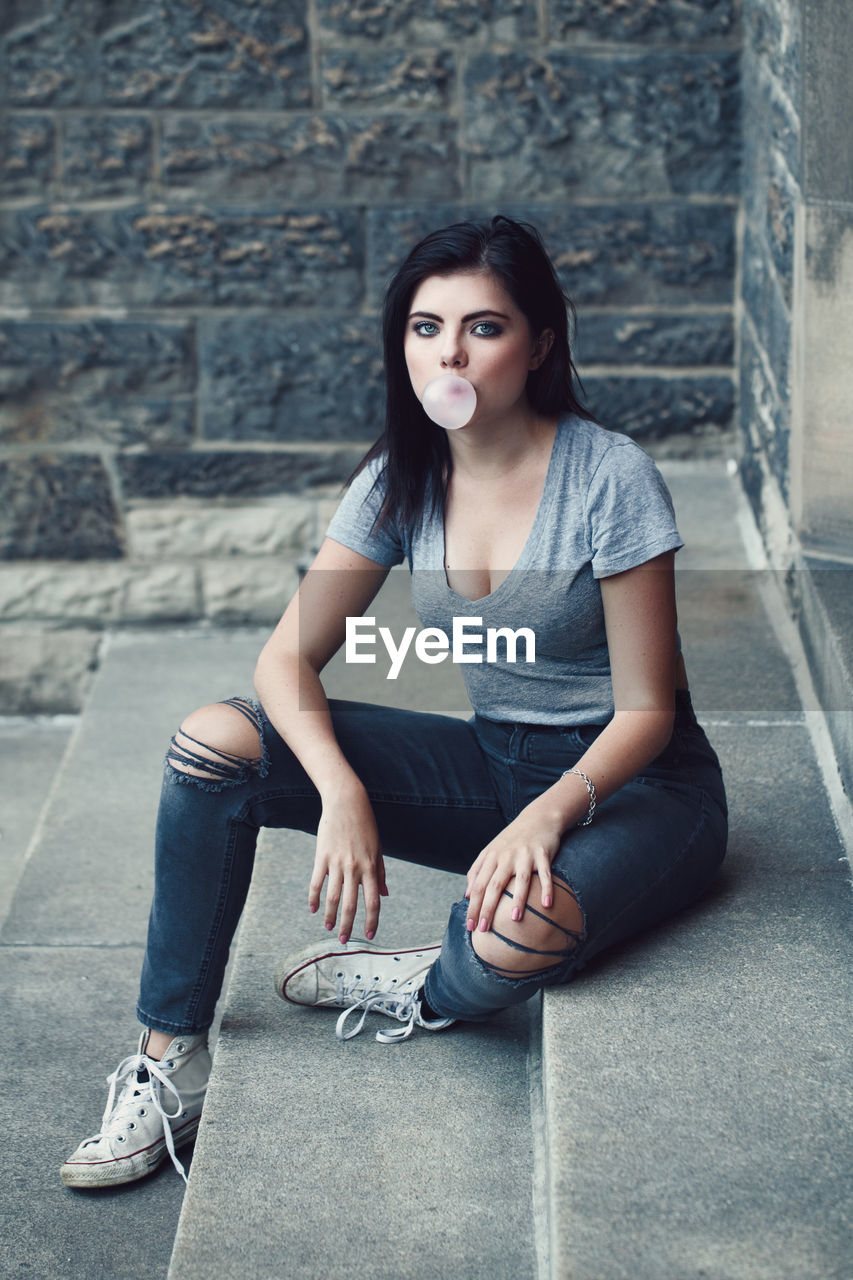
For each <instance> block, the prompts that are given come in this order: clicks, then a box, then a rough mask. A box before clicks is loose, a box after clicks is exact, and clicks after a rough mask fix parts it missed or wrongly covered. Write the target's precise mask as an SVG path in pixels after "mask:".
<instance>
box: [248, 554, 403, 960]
mask: <svg viewBox="0 0 853 1280" xmlns="http://www.w3.org/2000/svg"><path fill="white" fill-rule="evenodd" d="M388 572H389V569H388V567H387V566H386V565H381V564H378V563H377V562H376V561H375V560H370V559H368V558H367V557H366V556H362V555H360V554H359V553H358V552H356V551H351V550H350V549H349V548H348V547H344V546H342V545H341V544H340V543H339V542H335V541H334V540H333V539H331V538H326V539H324V541H323V544H322V546H321V547H320V550H319V551H318V553H317V555H316V557H315V559H314V561H313V563H312V565H311V567H310V568H309V570H308V572H307V573H306V575H305V577H304V579H303V581H302V582H301V584H300V586H299V590H298V591H297V592H296V594H295V595H294V597H293V599H292V600H291V602H290V604H289V605H288V607H287V609H286V610H285V612H284V614H283V616H282V618H281V621H280V622H279V624H278V626H277V627H276V629H275V631H274V632H273V634H272V636H271V637H270V639H269V640H268V641H267V643H266V645H265V646H264V648H263V650H262V651H261V655H260V657H259V658H258V662H257V666H256V668H255V690H256V692H257V695H258V698H259V699H260V702H261V705H262V706H263V708H264V711H265V713H266V715H267V716H268V717H269V719H270V721H271V723H272V724H273V725H274V726H275V728H276V729H277V730H278V733H279V734H280V736H281V737H282V738H283V739H284V741H285V742H286V743H287V745H288V746H289V747H290V748H291V750H292V751H293V753H294V754H295V755H296V757H297V759H298V760H299V762H300V764H301V765H302V767H303V768H304V770H305V772H306V773H307V774H308V776H309V778H310V779H311V781H312V782H313V783H314V785H315V786H316V788H317V790H318V791H319V793H320V799H321V801H322V806H323V809H322V815H321V818H320V825H319V827H318V830H317V849H316V856H315V860H314V871H313V874H312V877H311V884H310V888H309V895H308V906H309V909H310V910H311V911H316V910H317V908H318V906H319V901H320V891H321V889H322V887H323V882H324V881H325V879H326V876H328V877H329V885H328V889H327V893H326V909H325V917H324V920H325V925H326V928H327V929H332V928H334V924H335V920H336V919H337V914H338V906H339V905H340V908H341V938H342V940H345V939H346V938H348V937H349V935H350V933H351V932H352V925H353V920H354V918H355V913H356V908H357V906H358V892H359V886H361V888H362V892H363V894H364V905H365V920H364V924H365V932H366V934H367V936H368V937H372V936H373V934H374V933H375V931H376V926H377V923H378V920H379V897H380V895H384V894H387V889H386V887H385V870H384V864H383V861H382V854H381V850H380V846H379V834H378V831H377V827H376V820H375V818H374V815H373V808H372V806H371V804H370V801H369V799H368V796H367V792H366V790H365V788H364V785H363V784H362V782H361V779H360V778H359V777H358V775H357V774H356V773H355V771H354V770H353V768H352V767H351V765H350V764H349V762H348V761H347V759H346V757H345V756H344V754H343V752H342V751H341V748H340V746H339V744H338V741H337V738H336V737H335V732H334V729H333V727H332V717H331V714H330V712H329V703H328V700H327V698H326V694H325V692H324V690H323V686H322V684H321V682H320V674H319V673H320V672H321V671H322V670H323V668H324V667H325V666H326V664H327V663H328V662H329V660H330V659H331V658H332V657H333V656H334V654H336V653H337V651H338V649H339V648H340V647H341V645H342V644H343V641H344V639H345V636H346V619H347V617H360V616H361V615H362V614H363V613H364V611H365V609H366V608H367V606H368V605H369V604H370V602H371V600H373V598H374V597H375V596H376V594H377V592H378V591H379V589H380V587H381V586H382V584H383V582H384V581H385V579H386V577H387V576H388Z"/></svg>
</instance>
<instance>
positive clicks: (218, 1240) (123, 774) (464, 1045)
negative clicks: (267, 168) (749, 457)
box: [0, 462, 853, 1280]
mask: <svg viewBox="0 0 853 1280" xmlns="http://www.w3.org/2000/svg"><path fill="white" fill-rule="evenodd" d="M662 469H663V470H664V472H665V474H666V476H667V479H668V481H669V483H670V486H671V489H672V492H673V496H674V498H675V502H676V507H677V509H678V513H679V523H680V526H681V529H682V534H683V536H684V537H685V539H686V541H687V543H688V548H687V549H685V550H684V551H682V552H679V555H678V559H677V564H678V568H679V617H680V628H681V632H682V638H683V641H684V648H685V653H686V657H687V666H688V675H689V678H690V681H691V686H692V689H693V693H694V703H695V705H696V708H697V712H698V714H699V716H700V719H701V720H702V722H703V723H704V724H705V726H706V728H707V730H708V733H709V736H710V737H711V739H712V741H713V742H714V744H715V746H716V747H717V749H718V751H719V753H720V756H721V759H722V761H723V766H724V771H725V775H726V781H727V786H728V792H729V800H730V810H731V840H730V852H729V857H728V858H727V861H726V864H725V866H724V870H723V873H722V874H721V876H720V877H719V879H718V881H717V883H716V885H715V887H714V889H713V891H712V892H711V893H710V894H709V895H708V896H707V897H706V898H705V899H704V900H703V901H702V902H701V903H699V904H697V905H696V906H695V907H693V908H691V909H690V910H689V911H687V912H685V913H683V914H682V915H681V916H679V917H678V918H677V919H676V920H674V921H672V922H670V923H669V924H667V925H665V926H663V927H661V928H660V929H657V930H655V931H654V932H653V933H651V934H649V935H647V936H645V937H643V938H640V939H637V940H636V941H634V942H632V943H630V944H626V945H625V946H623V947H621V948H620V949H619V950H618V951H614V952H611V953H609V954H608V955H606V956H603V957H601V958H600V960H599V961H598V962H596V963H595V964H593V965H590V967H589V969H588V970H586V971H585V973H584V974H583V975H582V977H581V978H579V979H578V980H577V981H576V982H575V983H573V984H571V985H570V986H569V987H565V988H562V989H559V990H555V991H550V992H548V993H547V994H546V995H545V997H544V1000H534V1001H531V1002H529V1004H528V1005H526V1006H523V1007H521V1008H518V1009H515V1010H512V1011H508V1012H507V1013H504V1014H501V1015H499V1016H498V1017H497V1018H495V1020H494V1021H493V1022H492V1023H490V1024H488V1025H482V1026H476V1027H474V1026H466V1027H464V1028H460V1027H455V1028H452V1029H451V1030H449V1031H447V1032H445V1033H443V1034H442V1035H437V1036H428V1035H425V1034H421V1035H419V1036H415V1037H413V1038H412V1039H411V1040H410V1041H408V1042H406V1043H404V1044H402V1045H395V1046H384V1045H380V1044H377V1043H376V1042H375V1041H374V1039H373V1037H372V1035H370V1034H365V1035H363V1036H361V1037H359V1038H358V1039H356V1040H354V1041H351V1042H347V1043H346V1044H341V1043H339V1042H338V1041H337V1040H336V1039H335V1035H334V1017H333V1015H331V1014H327V1013H320V1012H317V1011H314V1010H301V1009H296V1008H293V1007H291V1006H286V1005H284V1004H283V1003H282V1002H281V1001H280V1000H279V999H278V998H277V997H276V995H275V993H274V992H273V990H272V983H271V972H272V969H273V967H274V965H275V963H276V961H277V960H278V959H279V958H280V956H281V954H282V953H283V952H285V951H287V950H290V949H291V948H292V947H294V946H298V945H300V944H301V943H303V942H305V941H309V940H310V939H311V938H313V937H316V936H319V934H320V929H321V926H320V925H319V924H318V922H317V921H316V920H315V919H314V918H312V917H311V916H310V915H309V914H308V912H307V909H306V906H305V899H306V894H307V875H308V865H309V864H310V860H311V854H312V847H313V840H312V839H311V838H310V837H308V836H305V835H302V834H299V833H288V832H271V831H266V832H264V833H262V838H261V843H260V849H259V857H258V863H257V871H256V875H255V879H254V882H253V887H252V891H251V894H250V898H249V903H248V905H247V909H246V912H245V914H244V918H243V922H242V925H241V930H240V934H239V937H238V943H237V946H236V947H235V948H234V951H235V952H236V955H235V957H234V963H233V967H232V973H231V980H230V986H229V989H228V994H227V998H226V1000H225V1001H224V1002H223V1003H224V1012H223V1015H222V1027H221V1034H220V1036H219V1040H218V1044H217V1047H216V1054H215V1065H214V1075H213V1079H212V1082H211V1088H210V1093H209V1096H208V1100H207V1104H206V1107H205V1113H204V1120H203V1124H202V1127H201V1130H200V1134H199V1139H198V1142H197V1143H196V1148H195V1155H194V1158H193V1167H192V1174H191V1177H190V1184H189V1188H188V1189H187V1192H186V1195H185V1196H184V1195H183V1190H184V1189H183V1184H182V1183H181V1181H180V1180H179V1179H178V1177H177V1175H176V1174H174V1171H173V1170H172V1169H171V1168H164V1169H163V1170H161V1171H160V1172H158V1174H156V1175H154V1177H152V1178H150V1179H147V1180H146V1181H144V1182H142V1183H139V1184H135V1185H132V1186H130V1187H127V1188H124V1189H117V1190H115V1191H112V1192H101V1193H90V1194H84V1195H81V1194H79V1193H74V1192H70V1191H68V1190H66V1189H65V1188H63V1187H62V1186H61V1184H60V1182H59V1179H58V1174H57V1169H58V1165H59V1163H60V1162H61V1159H62V1158H63V1156H64V1155H65V1154H66V1150H67V1149H69V1148H70V1147H71V1146H73V1145H74V1143H75V1142H76V1141H77V1140H78V1139H79V1138H80V1137H81V1136H84V1135H85V1134H86V1133H88V1132H91V1131H93V1129H95V1128H96V1127H97V1122H98V1120H99V1118H100V1114H101V1111H102V1108H103V1104H104V1095H105V1090H104V1084H103V1078H104V1076H105V1075H106V1074H107V1072H108V1071H109V1070H111V1069H112V1068H113V1066H114V1065H115V1063H116V1062H117V1061H118V1059H119V1058H120V1057H122V1056H124V1054H125V1053H127V1052H129V1051H130V1049H131V1047H132V1046H133V1044H134V1043H135V1036H136V1033H137V1028H136V1025H135V1021H134V1019H133V1004H134V999H135V991H136V981H137V975H138V969H139V963H140V960H141V954H142V947H143V944H144V934H145V922H146V917H147V909H148V902H149V898H150V891H151V859H150V840H151V831H152V828H153V820H154V811H155V806H156V799H157V791H158V784H159V773H160V760H161V758H162V754H163V750H164V746H165V743H166V742H167V740H168V738H169V736H170V734H171V733H172V732H173V730H174V727H175V725H176V724H177V723H178V721H179V719H180V717H181V716H182V715H183V714H184V713H185V712H186V711H187V710H188V709H190V708H192V707H193V706H195V705H198V704H199V703H203V702H208V701H211V700H213V699H215V698H218V697H224V696H228V695H229V694H231V693H234V692H244V691H247V690H248V689H249V688H250V685H251V673H252V667H253V665H254V659H255V656H256V654H257V652H258V649H259V647H260V644H261V643H262V642H263V639H264V638H265V637H264V636H263V635H261V634H256V633H248V632H244V633H234V632H231V633H227V632H225V633H207V634H205V633H199V632H187V633H184V634H180V633H173V632H170V633H164V632H158V633H142V632H140V633H127V632H126V633H121V634H115V635H113V636H111V637H110V639H109V642H108V644H107V646H106V650H105V653H104V655H103V663H102V665H101V668H100V671H99V674H98V678H97V682H96V685H95V688H94V691H93V693H92V696H91V699H90V702H89V704H88V706H87V708H86V711H85V713H84V715H83V716H82V717H81V718H80V720H79V722H78V723H76V724H75V725H73V726H72V725H69V724H68V723H60V724H22V723H14V724H10V725H9V726H8V727H7V728H6V729H5V730H2V731H0V744H1V745H2V747H3V749H4V759H5V757H7V756H8V759H9V761H10V765H11V768H10V769H8V770H7V768H6V767H5V764H4V779H11V785H7V782H5V781H4V791H7V790H8V794H9V795H10V796H11V799H12V804H11V805H10V806H9V812H10V814H11V815H12V818H13V820H12V821H11V825H10V822H9V821H8V820H7V819H6V818H5V817H4V819H3V828H4V831H3V833H4V841H3V845H2V852H3V857H4V871H3V878H2V879H0V892H6V894H7V898H8V897H9V896H10V895H11V905H10V908H9V914H8V918H7V919H6V922H5V925H4V927H3V931H2V934H0V944H2V945H0V975H2V983H3V987H4V988H5V1000H4V1010H5V1011H6V1017H5V1031H6V1035H5V1036H4V1037H3V1049H2V1056H3V1063H4V1070H3V1081H4V1089H3V1102H2V1107H3V1111H4V1131H5V1132H6V1134H7V1136H8V1137H9V1138H10V1139H11V1147H12V1151H13V1162H14V1163H13V1169H14V1174H13V1178H12V1179H11V1180H10V1183H9V1189H8V1192H7V1194H6V1195H5V1196H4V1201H3V1207H2V1209H0V1215H2V1216H0V1227H2V1241H3V1242H2V1244H0V1265H2V1269H3V1272H4V1274H8V1275H10V1276H15V1277H17V1276H28V1277H32V1276H44V1277H48V1276H50V1277H53V1276H61V1277H63V1278H64V1280H77V1278H78V1277H80V1278H81V1280H82V1277H83V1276H85V1277H86V1280H92V1277H105V1278H106V1277H110V1278H112V1277H121V1278H124V1277H128V1278H131V1277H133V1278H134V1280H135V1277H137V1276H139V1277H140V1278H141V1277H143V1276H145V1277H155V1278H156V1277H157V1276H160V1277H165V1276H166V1275H167V1272H168V1276H169V1280H212V1278H213V1277H216V1278H217V1280H238V1278H239V1280H285V1278H286V1280H319V1278H320V1277H323V1278H324V1280H325V1278H326V1277H330V1278H332V1277H338V1276H341V1277H343V1276H344V1275H346V1276H351V1275H359V1276H363V1277H365V1278H366V1280H386V1278H387V1280H407V1278H409V1277H411V1278H412V1280H444V1278H445V1277H453V1278H456V1277H459V1278H461V1280H481V1278H482V1280H486V1277H489V1278H492V1277H499V1278H501V1280H503V1278H504V1277H506V1278H507V1280H621V1278H622V1277H626V1278H627V1277H630V1278H631V1280H669V1278H670V1277H671V1278H672V1280H693V1278H694V1277H695V1278H696V1280H699V1278H700V1277H701V1278H702V1280H786V1278H790V1280H825V1278H826V1280H829V1278H835V1277H838V1280H841V1277H844V1278H845V1280H847V1278H848V1277H849V1276H850V1274H851V1270H850V1258H851V1257H853V1249H851V1240H850V1220H849V1197H850V1180H849V1169H850V1145H851V1144H850V1132H849V1114H850V1112H849V1104H850V1094H851V1087H850V1081H851V1075H850V1058H849V1049H850V1033H849V1023H850V978H849V962H848V961H847V959H846V955H847V951H848V949H849V916H850V901H851V895H850V887H849V867H848V864H847V863H846V861H845V841H846V840H848V839H849V831H850V828H849V825H847V824H849V821H850V818H849V810H847V809H845V807H844V799H843V797H842V796H841V792H840V785H839V784H838V780H837V777H833V776H832V768H833V762H832V759H831V757H830V756H829V752H828V750H827V749H826V745H825V743H826V742H828V741H829V739H828V738H827V739H825V740H824V739H823V738H822V737H821V733H822V730H821V722H820V718H819V716H817V715H816V713H815V710H814V706H813V704H812V701H811V694H810V693H809V691H808V686H807V684H805V685H804V684H803V681H802V673H801V671H800V669H799V668H798V667H797V664H796V661H794V663H793V664H792V655H793V657H794V658H796V649H795V646H794V641H793V635H794V631H793V626H792V625H789V626H787V627H786V625H785V620H784V617H783V616H782V614H783V610H782V609H781V607H780V605H779V598H778V595H777V594H774V593H775V591H776V584H775V583H774V581H773V576H772V575H771V574H769V573H763V572H760V571H758V570H757V569H755V568H754V567H752V565H753V564H754V563H755V562H754V561H752V562H750V560H749V558H748V556H747V553H746V549H745V548H746V546H747V545H748V544H749V542H750V539H751V537H752V536H753V535H752V534H751V531H750V527H749V524H748V521H747V519H746V516H745V514H744V512H743V509H742V507H741V505H740V502H739V499H738V496H737V493H736V490H735V489H734V487H733V485H732V482H731V481H730V480H729V478H728V476H727V475H726V472H725V468H724V466H723V465H722V463H714V462H705V463H701V464H699V463H695V464H666V465H664V466H663V468H662ZM407 579H408V574H407V572H406V571H405V570H403V571H399V570H398V571H395V572H394V573H393V574H392V575H391V577H390V579H389V582H388V583H387V584H386V587H385V588H384V589H383V597H384V598H385V601H386V604H385V607H387V608H388V609H390V610H391V611H392V613H393V614H394V616H395V617H400V618H401V619H402V618H404V617H405V611H406V608H407V607H408V606H407ZM353 670H354V669H353V668H349V669H345V668H344V665H343V662H342V655H339V658H338V659H336V660H335V661H334V663H332V664H330V667H329V668H327V671H326V673H324V683H325V684H326V687H327V689H328V691H329V692H330V693H331V694H333V695H336V696H343V697H358V698H370V699H371V700H374V701H379V700H386V699H387V700H393V701H394V702H395V703H398V704H401V703H402V704H405V705H411V706H429V709H431V710H442V711H445V712H447V713H449V714H462V715H468V714H470V712H469V709H468V707H467V702H465V700H464V696H463V695H462V690H461V681H458V682H456V683H454V678H455V676H457V675H458V672H451V671H449V672H448V683H447V685H446V686H445V685H442V686H440V687H437V686H436V684H435V683H434V682H432V681H431V682H430V684H429V688H428V690H425V688H424V685H423V681H422V680H421V683H420V685H419V683H418V681H419V674H418V673H417V672H415V671H414V670H413V668H412V669H411V672H410V673H407V672H405V671H404V674H403V675H401V678H400V680H399V681H398V682H397V685H396V686H393V685H389V682H385V681H384V679H383V675H384V672H383V671H382V670H381V669H376V670H373V669H371V668H364V667H360V668H356V669H355V670H356V671H357V672H358V680H357V681H355V680H354V677H353ZM437 670H441V671H444V668H440V669H439V668H432V669H431V671H432V672H435V671H437ZM365 672H367V673H368V674H367V676H365V674H364V673H365ZM406 680H409V681H410V683H408V684H407V683H406ZM804 691H805V692H804ZM427 698H428V701H426V699H427ZM815 743H817V746H818V752H819V757H818V755H816V751H815ZM63 750H64V754H63ZM60 755H62V759H61V763H59V765H58V766H57V758H58V757H59V756H60ZM49 778H52V785H51V786H50V787H48V785H47V784H48V779H49ZM826 778H829V780H830V791H831V792H832V794H833V796H834V797H835V800H836V813H835V815H834V813H833V807H832V804H831V803H830V795H829V794H828V792H827V789H826V785H825V779H826ZM45 793H47V798H46V800H45V799H44V796H45ZM839 822H840V824H841V827H840V828H839V826H838V823H839ZM10 831H11V837H12V838H11V839H9V832H10ZM26 847H28V851H29V852H28V856H26V858H25V856H24V853H23V850H24V849H25V848H26ZM847 847H848V848H849V846H847ZM10 849H11V856H10V854H9V850H10ZM462 883H463V881H462V878H461V877H451V876H447V875H444V874H442V873H439V872H428V871H425V870H422V869H418V868H412V867H409V866H407V865H406V864H403V863H393V864H391V866H390V868H389V884H390V888H391V897H390V898H389V899H387V900H386V902H385V904H384V905H383V913H382V922H381V926H380V940H385V941H387V942H388V943H389V944H396V943H402V942H404V941H430V940H433V939H438V938H439V937H440V935H441V932H442V930H443V925H444V920H445V917H446V913H447V908H448V906H449V904H450V903H451V902H452V901H453V900H454V899H455V898H456V897H458V896H459V893H460V887H461V885H462ZM371 1021H373V1022H377V1023H378V1021H379V1020H378V1019H372V1020H371ZM35 1224H37V1231H34V1226H35ZM176 1229H177V1230H176Z"/></svg>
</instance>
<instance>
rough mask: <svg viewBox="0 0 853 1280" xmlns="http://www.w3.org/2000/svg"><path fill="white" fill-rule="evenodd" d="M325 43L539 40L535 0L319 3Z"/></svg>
mask: <svg viewBox="0 0 853 1280" xmlns="http://www.w3.org/2000/svg"><path fill="white" fill-rule="evenodd" d="M317 19H318V24H319V33H320V37H321V39H324V40H331V39H333V38H341V37H352V36H361V37H369V38H371V39H374V40H376V39H379V40H381V41H383V43H384V42H385V41H386V40H387V41H388V42H389V43H390V42H394V41H399V42H401V43H403V42H405V43H408V42H410V41H420V40H447V41H452V40H462V39H463V38H464V41H465V44H466V45H468V44H469V43H473V44H479V43H482V42H484V41H486V40H517V39H525V38H527V37H530V36H535V35H536V31H537V21H536V6H535V5H533V4H530V3H529V0H458V3H454V4H448V3H446V0H355V3H351V2H350V0H318V3H317Z"/></svg>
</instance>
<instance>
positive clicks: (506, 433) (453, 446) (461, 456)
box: [447, 411, 557, 484]
mask: <svg viewBox="0 0 853 1280" xmlns="http://www.w3.org/2000/svg"><path fill="white" fill-rule="evenodd" d="M556 430H557V418H556V417H553V418H546V417H541V416H539V415H538V414H535V413H533V412H532V411H531V412H530V414H529V415H528V416H527V417H526V418H524V419H522V420H519V418H518V417H516V418H514V419H512V420H506V419H505V420H504V421H503V422H488V421H487V422H479V423H477V425H476V426H475V427H471V428H470V429H469V428H467V427H462V428H461V429H460V430H459V431H449V432H448V433H447V437H448V445H449V448H450V455H451V458H452V459H453V471H454V474H456V475H458V476H459V478H461V479H464V480H472V481H475V482H478V483H481V484H487V483H489V482H490V481H497V480H501V479H504V478H506V476H508V475H509V474H510V473H511V472H513V471H515V470H517V468H518V467H519V466H523V465H524V463H525V462H527V461H529V460H531V458H533V457H534V456H536V455H538V454H539V452H540V451H544V450H545V449H548V450H550V448H551V446H552V445H553V442H554V434H555V432H556Z"/></svg>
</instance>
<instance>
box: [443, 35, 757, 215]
mask: <svg viewBox="0 0 853 1280" xmlns="http://www.w3.org/2000/svg"><path fill="white" fill-rule="evenodd" d="M738 89H739V85H738V60H737V55H736V54H734V53H732V54H725V53H722V54H710V53H701V54H700V53H691V54H647V55H645V56H643V57H632V56H629V55H621V56H619V57H618V58H601V57H590V56H586V57H585V56H583V55H580V54H574V53H569V52H564V51H562V50H556V49H553V50H549V51H548V52H547V53H546V54H545V55H544V56H542V57H531V56H528V55H527V54H525V53H522V52H521V51H517V52H513V53H505V54H499V53H492V52H489V53H481V54H476V55H474V56H473V57H472V58H471V59H470V60H469V61H468V64H467V66H466V69H465V95H466V102H465V113H466V124H465V134H464V138H465V150H466V152H467V155H468V164H469V168H470V173H471V186H472V193H473V194H474V195H475V196H476V197H478V198H480V199H483V198H491V199H500V198H502V197H506V196H510V197H512V196H514V195H515V193H516V192H517V191H520V190H523V191H524V192H525V193H526V195H527V198H528V199H536V198H537V197H548V198H551V199H553V198H554V197H555V196H559V195H563V196H571V197H578V196H585V197H591V198H595V197H600V196H604V195H614V196H621V197H622V198H626V199H631V198H636V197H637V196H639V195H654V196H656V197H660V196H662V195H682V194H699V193H706V194H713V195H721V194H732V195H733V194H735V193H736V191H737V184H738V176H739V170H738V160H739V139H738V129H739V100H738Z"/></svg>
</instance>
